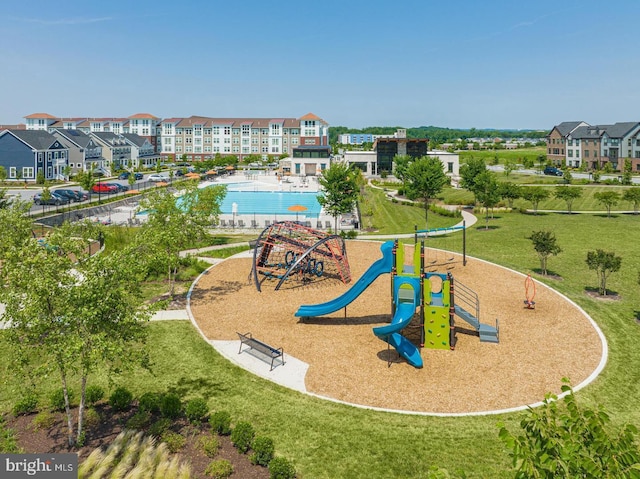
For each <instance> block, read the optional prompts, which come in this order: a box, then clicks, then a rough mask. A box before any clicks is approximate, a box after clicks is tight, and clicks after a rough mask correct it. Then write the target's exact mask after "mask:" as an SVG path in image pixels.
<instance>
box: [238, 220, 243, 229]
mask: <svg viewBox="0 0 640 479" xmlns="http://www.w3.org/2000/svg"><path fill="white" fill-rule="evenodd" d="M238 228H244V221H243V220H238Z"/></svg>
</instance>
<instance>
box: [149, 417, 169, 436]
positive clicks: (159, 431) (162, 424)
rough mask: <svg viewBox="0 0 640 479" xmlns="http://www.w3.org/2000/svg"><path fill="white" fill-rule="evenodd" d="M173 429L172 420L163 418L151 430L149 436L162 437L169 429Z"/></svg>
mask: <svg viewBox="0 0 640 479" xmlns="http://www.w3.org/2000/svg"><path fill="white" fill-rule="evenodd" d="M170 427H171V419H167V418H166V417H163V418H161V419H158V420H157V421H156V422H154V423H153V424H152V425H151V427H150V428H149V434H150V435H151V436H155V437H161V436H162V435H163V434H164V433H165V431H166V430H167V429H169V428H170Z"/></svg>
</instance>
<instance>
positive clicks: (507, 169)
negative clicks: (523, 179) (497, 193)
mask: <svg viewBox="0 0 640 479" xmlns="http://www.w3.org/2000/svg"><path fill="white" fill-rule="evenodd" d="M517 169H518V164H517V163H516V161H515V160H514V159H513V158H507V159H506V160H505V162H504V176H506V177H509V176H511V173H513V172H514V171H515V170H517Z"/></svg>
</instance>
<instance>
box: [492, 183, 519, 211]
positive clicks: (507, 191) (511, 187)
mask: <svg viewBox="0 0 640 479" xmlns="http://www.w3.org/2000/svg"><path fill="white" fill-rule="evenodd" d="M498 189H499V191H500V196H501V197H502V198H503V199H505V200H507V204H508V205H509V208H513V202H514V201H515V200H517V199H518V198H522V187H521V186H520V185H518V184H516V183H512V182H511V181H503V182H501V183H500V184H499V185H498Z"/></svg>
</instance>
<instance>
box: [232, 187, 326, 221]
mask: <svg viewBox="0 0 640 479" xmlns="http://www.w3.org/2000/svg"><path fill="white" fill-rule="evenodd" d="M234 203H235V204H236V205H237V209H236V210H235V211H234V207H233V204H234ZM294 205H301V206H304V207H305V208H307V209H306V210H304V211H300V214H301V215H319V214H320V210H321V209H322V207H321V206H320V203H318V194H317V193H310V192H297V191H296V192H293V191H234V190H233V189H231V188H230V189H228V190H227V196H226V197H225V198H224V201H223V202H222V205H221V207H220V209H221V211H222V213H223V214H232V213H236V214H238V215H249V214H258V215H275V214H283V215H285V214H289V215H290V214H292V212H291V211H289V208H290V207H291V206H294Z"/></svg>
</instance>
